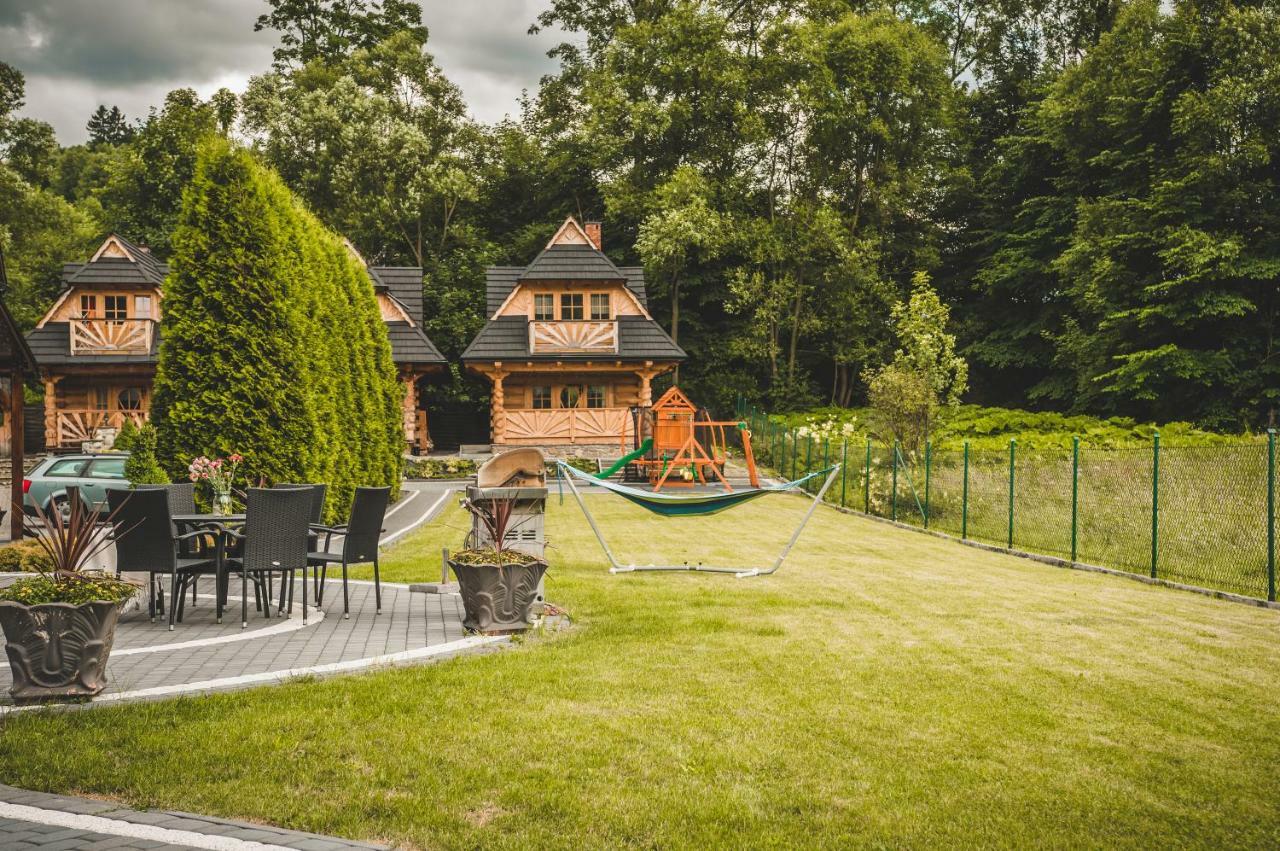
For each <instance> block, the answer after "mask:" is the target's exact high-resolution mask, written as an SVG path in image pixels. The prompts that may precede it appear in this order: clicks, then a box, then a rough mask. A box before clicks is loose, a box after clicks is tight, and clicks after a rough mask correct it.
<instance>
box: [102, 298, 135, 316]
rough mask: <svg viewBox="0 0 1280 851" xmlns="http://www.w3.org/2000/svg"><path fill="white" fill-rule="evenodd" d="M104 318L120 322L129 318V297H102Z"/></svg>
mask: <svg viewBox="0 0 1280 851" xmlns="http://www.w3.org/2000/svg"><path fill="white" fill-rule="evenodd" d="M102 318H103V319H110V320H112V321H113V322H119V321H121V320H124V319H128V318H129V297H128V296H127V295H122V294H120V293H107V294H104V295H103V296H102Z"/></svg>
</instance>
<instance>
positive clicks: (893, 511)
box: [889, 440, 898, 520]
mask: <svg viewBox="0 0 1280 851" xmlns="http://www.w3.org/2000/svg"><path fill="white" fill-rule="evenodd" d="M889 504H890V508H889V519H890V520H897V519H898V441H896V440H895V441H894V442H893V499H892V500H891V501H890V503H889Z"/></svg>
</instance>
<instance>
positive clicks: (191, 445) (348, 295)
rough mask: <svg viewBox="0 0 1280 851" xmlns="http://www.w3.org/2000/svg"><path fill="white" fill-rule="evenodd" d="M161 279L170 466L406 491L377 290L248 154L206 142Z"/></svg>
mask: <svg viewBox="0 0 1280 851" xmlns="http://www.w3.org/2000/svg"><path fill="white" fill-rule="evenodd" d="M173 245H174V255H173V258H172V260H171V263H170V267H169V268H170V272H169V279H168V281H167V282H166V287H167V289H166V293H165V313H164V319H163V320H162V324H161V327H162V330H163V336H162V340H163V341H162V343H161V348H160V355H159V364H158V367H157V374H156V383H155V401H154V406H153V416H154V418H155V420H156V421H157V422H158V424H159V428H160V441H159V454H160V458H161V460H162V463H163V464H164V465H165V466H166V467H167V468H168V469H169V470H171V471H178V470H181V469H182V468H184V467H185V466H186V465H187V463H189V462H190V460H191V459H192V458H194V457H196V456H198V455H223V456H225V455H229V454H231V453H232V452H238V453H240V454H241V455H243V456H244V458H245V462H244V469H245V471H246V473H247V475H248V476H249V478H250V479H251V480H257V479H258V478H259V477H261V478H263V479H265V480H266V481H267V482H280V481H316V482H326V483H328V485H329V505H328V510H329V511H330V513H331V516H332V515H338V514H342V513H344V512H345V511H346V508H347V506H348V505H349V503H350V499H351V495H352V493H353V491H354V488H355V487H356V486H358V485H391V486H392V487H393V488H395V487H398V485H399V470H400V468H399V457H400V453H401V447H402V446H403V440H404V437H403V424H402V421H401V416H400V395H399V392H400V389H399V384H398V383H397V381H396V375H395V370H394V367H393V365H392V361H391V347H390V343H389V341H388V339H387V335H386V329H385V326H384V325H383V323H382V320H381V317H380V314H379V311H378V306H377V301H376V299H375V296H374V294H373V287H372V283H371V282H370V281H369V279H368V276H367V275H366V274H365V271H364V269H363V267H362V266H361V265H360V264H359V263H358V262H357V261H356V260H355V259H354V258H353V257H352V256H351V255H350V254H349V253H348V252H347V251H346V249H345V247H344V246H343V245H342V243H341V240H339V238H338V237H337V236H336V235H335V234H333V233H332V232H330V231H328V230H326V229H325V228H324V227H323V226H322V225H321V224H320V223H319V222H318V221H317V220H316V219H315V217H314V216H312V215H311V214H310V213H309V212H307V211H306V210H305V209H303V207H302V205H301V204H300V203H298V202H297V200H296V199H295V198H293V196H292V195H290V193H289V192H288V190H287V189H285V187H284V185H283V184H282V183H281V182H280V180H279V178H278V177H277V176H276V175H275V174H274V173H272V172H270V171H269V170H267V169H266V168H264V167H263V166H261V165H260V164H258V163H257V161H256V160H254V158H253V156H252V155H251V154H249V153H248V152H247V151H244V150H242V149H238V148H235V147H234V146H232V145H231V144H230V143H228V142H226V141H225V140H219V139H211V140H208V141H206V142H205V143H204V145H203V146H202V149H201V152H200V156H199V158H198V161H197V165H196V173H195V177H194V179H193V181H192V184H191V186H190V187H189V189H188V190H187V193H186V195H185V197H184V200H183V206H182V213H181V217H180V225H179V228H178V230H177V232H176V233H175V234H174V237H173Z"/></svg>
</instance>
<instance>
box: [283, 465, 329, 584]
mask: <svg viewBox="0 0 1280 851" xmlns="http://www.w3.org/2000/svg"><path fill="white" fill-rule="evenodd" d="M276 487H277V488H310V489H311V525H313V526H319V525H320V524H321V523H323V522H324V500H325V495H326V494H327V493H328V491H329V486H328V485H326V484H323V483H302V484H289V483H285V482H281V483H280V484H278V485H276ZM319 540H320V538H319V536H318V535H317V534H316V533H315V532H314V531H312V533H311V534H310V535H309V536H308V538H307V549H309V550H314V549H317V547H316V542H317V541H319ZM318 571H319V568H314V567H313V568H312V570H311V581H312V582H315V583H317V584H316V590H315V598H316V605H317V606H318V605H320V602H321V600H322V597H323V593H322V590H321V588H320V586H319V576H320V574H319V572H318ZM290 581H292V574H290Z"/></svg>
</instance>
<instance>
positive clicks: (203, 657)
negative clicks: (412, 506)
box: [0, 573, 505, 712]
mask: <svg viewBox="0 0 1280 851" xmlns="http://www.w3.org/2000/svg"><path fill="white" fill-rule="evenodd" d="M2 581H5V582H8V581H12V578H6V579H4V580H2ZM212 590H213V585H212V582H211V581H209V582H207V583H206V587H205V588H203V589H202V591H205V592H212ZM238 590H239V589H238V587H236V583H233V588H232V594H238ZM300 590H301V586H300V585H299V586H298V587H297V591H296V593H298V594H300ZM298 605H299V603H298V602H297V601H295V611H294V613H293V614H292V616H291V617H275V616H273V617H271V618H269V619H268V618H264V617H263V616H262V615H261V614H260V613H258V612H256V611H254V609H253V606H252V601H250V607H249V612H250V616H249V628H248V629H245V630H242V629H241V628H240V612H239V608H240V607H239V598H238V596H236V597H235V598H233V599H232V601H231V606H232V607H233V608H232V609H231V611H228V612H227V614H226V616H225V617H224V618H223V622H222V624H218V623H217V622H216V618H215V616H214V605H213V597H212V595H211V593H207V594H201V596H200V597H199V603H198V605H196V606H192V605H191V600H190V598H188V599H187V602H186V612H185V618H184V621H183V622H182V623H181V624H178V625H177V627H176V628H175V629H174V631H172V632H170V631H169V628H168V623H167V620H166V619H163V618H157V619H156V622H155V623H154V624H153V623H151V622H150V619H149V618H148V617H147V613H146V609H145V607H144V608H142V609H140V610H135V611H133V612H129V613H128V614H125V615H123V616H122V617H121V619H120V626H119V627H118V629H117V630H116V641H115V646H114V648H113V649H112V651H111V660H110V662H109V663H108V666H107V676H108V680H109V682H108V685H107V688H106V690H104V691H103V692H102V693H101V694H100V695H98V697H96V698H95V699H94V700H93V704H102V703H114V702H119V701H122V700H147V699H156V698H162V697H171V696H176V695H183V694H201V693H208V692H214V691H227V690H231V689H237V688H246V687H249V686H254V685H266V684H270V683H276V682H281V681H283V680H287V679H290V678H293V677H298V676H307V675H310V676H325V675H332V674H340V673H351V672H356V671H361V670H367V669H370V668H376V667H385V666H390V665H406V664H421V663H426V662H431V661H436V660H439V659H444V658H448V657H451V656H455V655H458V654H460V653H467V652H477V651H482V650H484V649H486V648H488V647H490V646H492V645H495V644H497V643H499V642H501V641H503V640H505V639H503V638H502V637H495V636H467V635H464V633H463V628H462V601H461V598H460V597H458V596H457V595H456V594H443V595H441V594H419V593H413V592H410V591H409V587H408V586H407V585H400V584H392V583H385V582H384V583H383V585H382V614H381V615H377V614H375V613H374V611H375V610H374V589H373V583H372V582H355V581H353V582H352V583H351V618H350V619H349V620H348V619H344V618H343V617H342V583H341V580H338V581H336V582H335V581H334V580H333V578H332V573H330V579H329V582H328V590H327V592H326V593H325V597H324V606H323V609H322V610H320V611H317V610H315V609H314V607H313V608H312V611H311V612H310V613H309V622H308V624H307V625H306V626H303V624H302V617H301V612H300V610H299V609H298V608H297V607H298ZM11 682H12V679H11V675H10V672H9V666H8V665H4V666H0V712H2V711H14V707H12V705H11V701H10V699H9V698H8V689H9V686H10V684H11ZM91 705H92V704H91Z"/></svg>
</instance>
